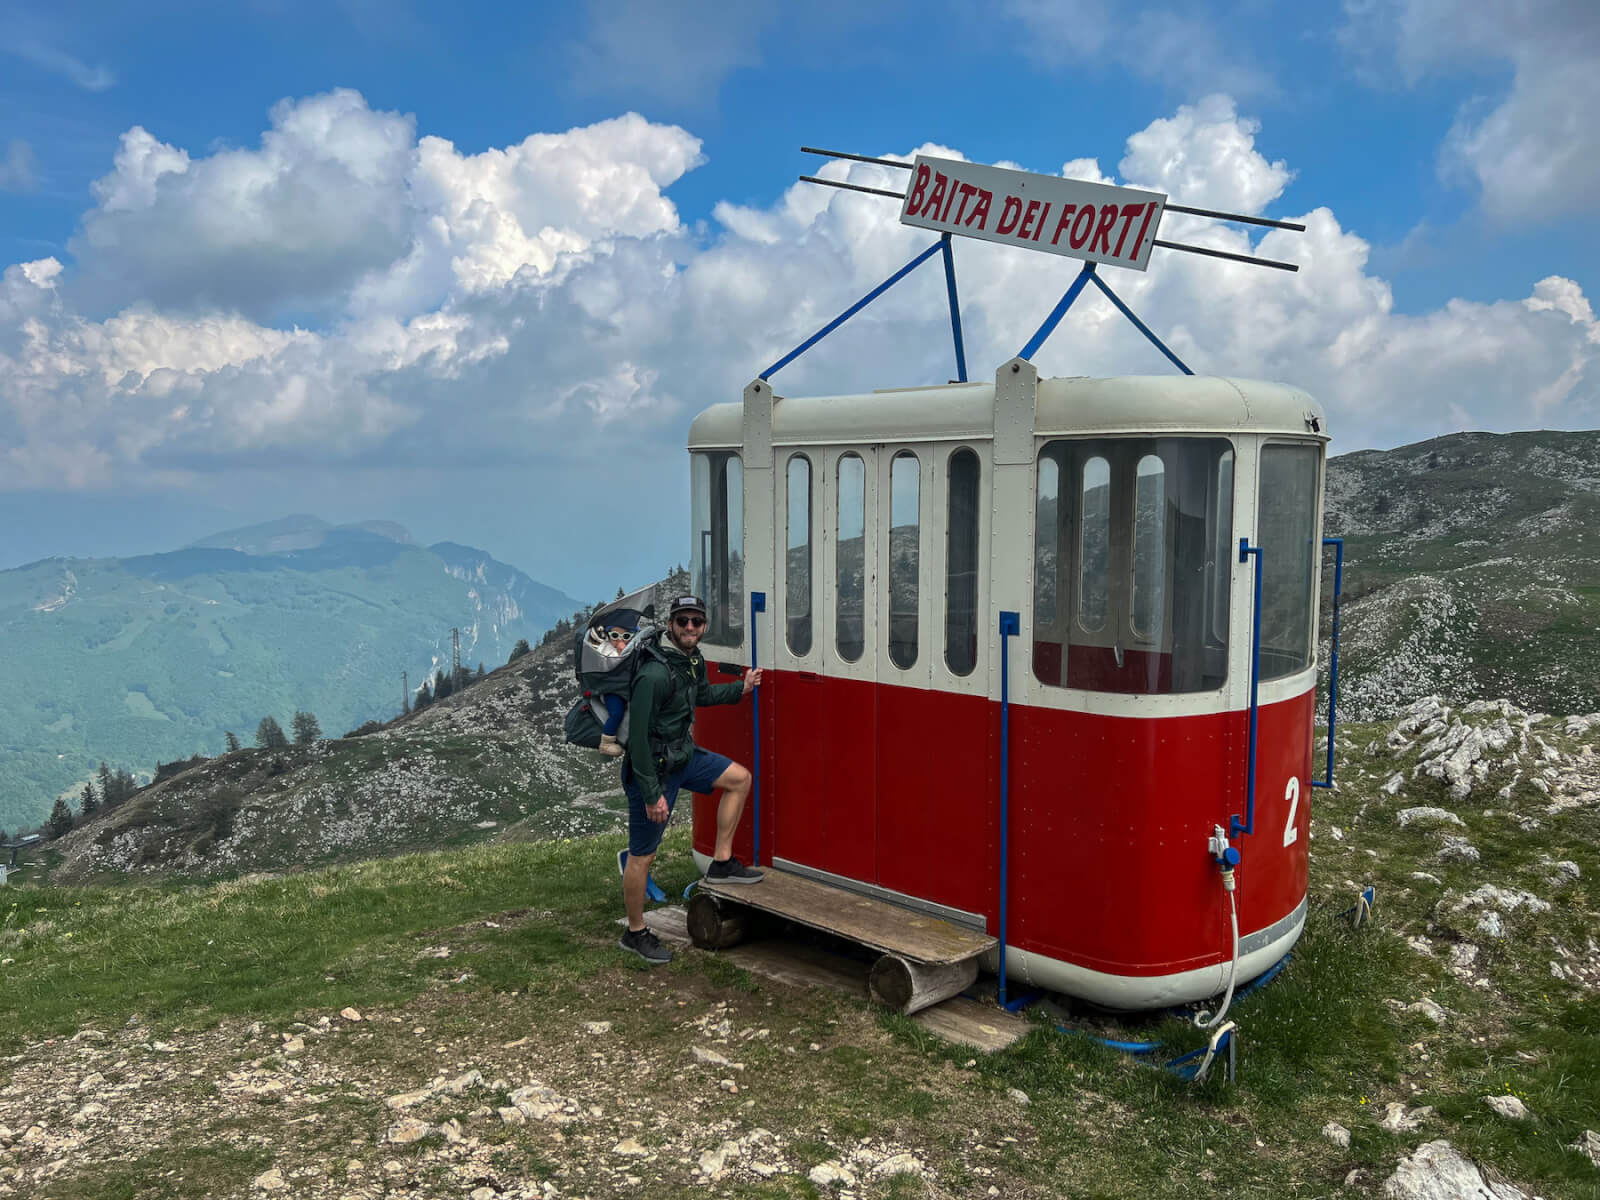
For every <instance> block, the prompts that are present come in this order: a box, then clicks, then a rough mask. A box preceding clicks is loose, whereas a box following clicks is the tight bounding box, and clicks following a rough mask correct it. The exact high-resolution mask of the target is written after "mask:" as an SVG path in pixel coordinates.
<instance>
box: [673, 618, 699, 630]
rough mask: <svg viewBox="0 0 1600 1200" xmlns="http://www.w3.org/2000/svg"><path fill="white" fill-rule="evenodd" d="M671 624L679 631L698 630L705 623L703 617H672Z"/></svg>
mask: <svg viewBox="0 0 1600 1200" xmlns="http://www.w3.org/2000/svg"><path fill="white" fill-rule="evenodd" d="M672 623H673V624H674V625H676V626H677V627H678V628H679V629H700V628H702V627H703V626H704V625H705V623H706V619H705V618H704V617H673V618H672Z"/></svg>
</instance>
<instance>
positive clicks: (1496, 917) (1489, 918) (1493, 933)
mask: <svg viewBox="0 0 1600 1200" xmlns="http://www.w3.org/2000/svg"><path fill="white" fill-rule="evenodd" d="M1478 932H1479V933H1481V934H1483V935H1485V936H1486V937H1496V938H1497V937H1505V935H1506V931H1505V927H1504V926H1503V925H1501V924H1500V914H1499V913H1497V912H1489V913H1484V914H1483V916H1481V917H1479V918H1478Z"/></svg>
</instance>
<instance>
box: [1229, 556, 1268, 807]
mask: <svg viewBox="0 0 1600 1200" xmlns="http://www.w3.org/2000/svg"><path fill="white" fill-rule="evenodd" d="M1252 554H1253V555H1255V556H1256V571H1255V575H1256V599H1255V611H1254V615H1253V616H1252V617H1251V619H1250V758H1249V760H1248V762H1247V763H1246V765H1245V781H1244V786H1245V819H1244V822H1243V823H1242V824H1241V823H1240V821H1239V814H1238V813H1235V814H1234V815H1233V817H1232V819H1231V820H1230V821H1229V822H1228V824H1229V834H1228V836H1229V837H1238V836H1239V835H1240V834H1241V833H1254V832H1255V831H1256V724H1257V717H1259V715H1260V713H1261V705H1260V701H1259V698H1258V694H1259V690H1260V686H1261V547H1260V546H1252V545H1251V544H1250V539H1249V538H1240V539H1239V561H1240V562H1246V561H1248V560H1249V558H1250V556H1251V555H1252Z"/></svg>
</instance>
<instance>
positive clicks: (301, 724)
mask: <svg viewBox="0 0 1600 1200" xmlns="http://www.w3.org/2000/svg"><path fill="white" fill-rule="evenodd" d="M321 740H322V726H321V725H319V724H317V717H316V714H315V713H308V712H297V713H295V715H294V744H295V745H296V746H309V745H311V743H312V742H317V741H321Z"/></svg>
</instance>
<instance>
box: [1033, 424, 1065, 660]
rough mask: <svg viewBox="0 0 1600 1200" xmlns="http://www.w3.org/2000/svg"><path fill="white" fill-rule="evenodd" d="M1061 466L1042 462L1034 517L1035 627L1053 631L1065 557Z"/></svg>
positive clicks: (1045, 459) (1045, 457)
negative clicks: (1058, 576) (1059, 575)
mask: <svg viewBox="0 0 1600 1200" xmlns="http://www.w3.org/2000/svg"><path fill="white" fill-rule="evenodd" d="M1060 504H1061V466H1060V464H1059V463H1058V462H1057V461H1056V460H1055V458H1053V457H1051V456H1050V455H1048V454H1046V455H1043V456H1041V457H1040V459H1039V492H1038V496H1037V497H1036V498H1035V501H1034V514H1033V530H1034V537H1033V624H1034V627H1035V628H1037V629H1042V630H1051V629H1054V628H1055V624H1056V593H1057V588H1056V564H1057V562H1058V561H1059V560H1060V557H1061V545H1060V542H1061V538H1060V534H1059V530H1060V522H1059V519H1058V517H1057V511H1058V508H1059V505H1060Z"/></svg>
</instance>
